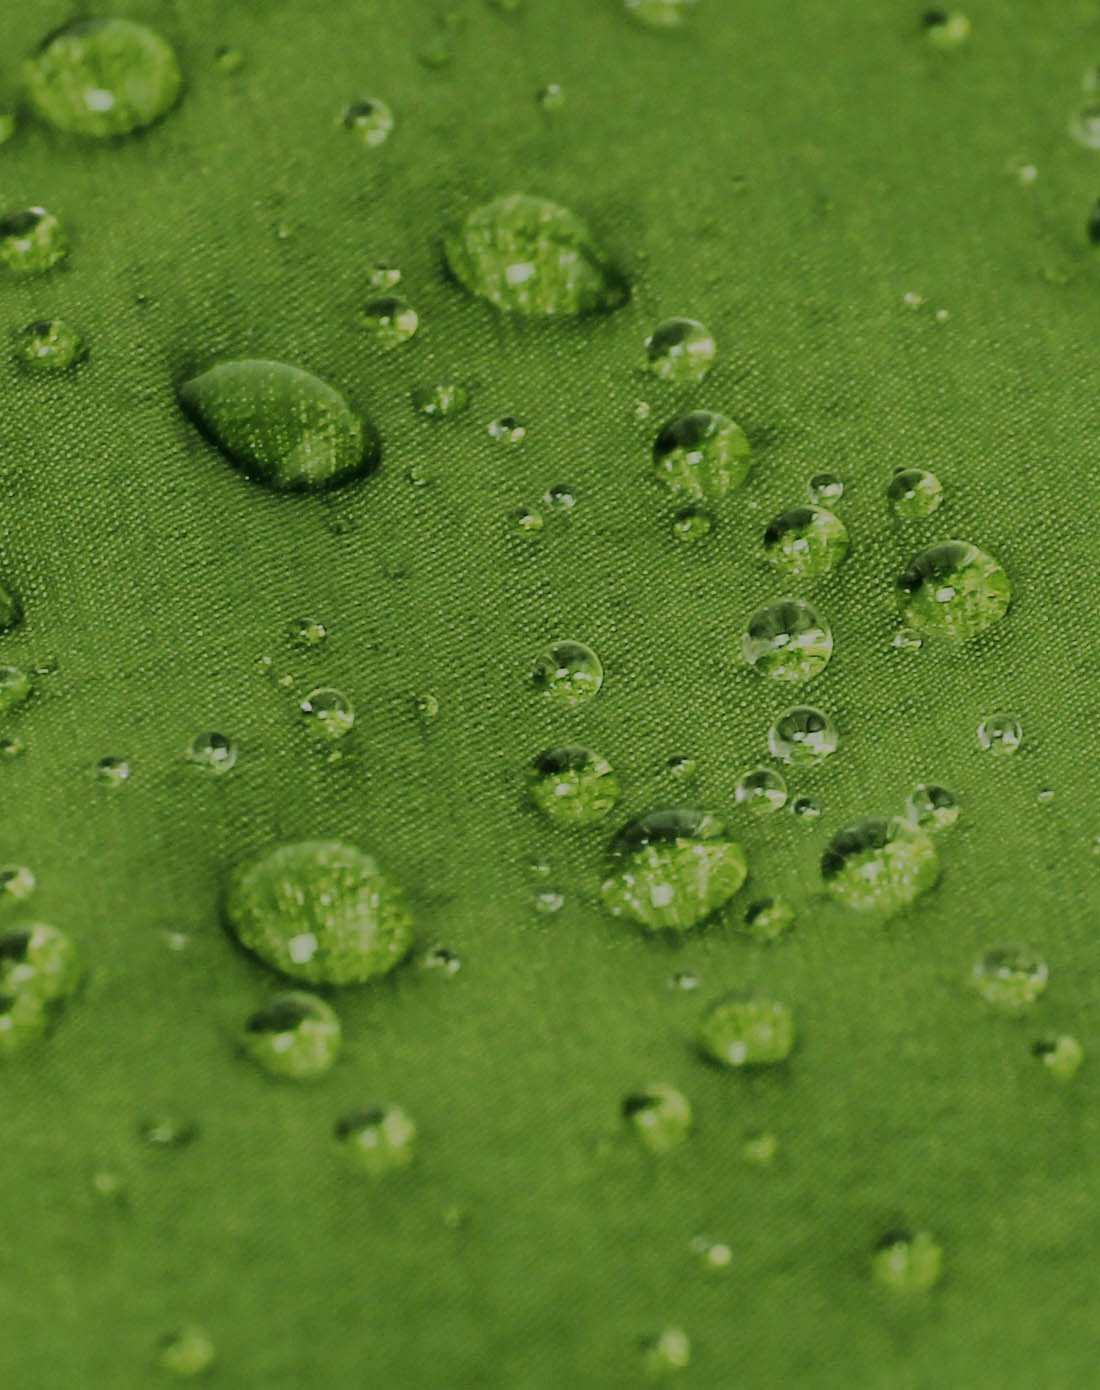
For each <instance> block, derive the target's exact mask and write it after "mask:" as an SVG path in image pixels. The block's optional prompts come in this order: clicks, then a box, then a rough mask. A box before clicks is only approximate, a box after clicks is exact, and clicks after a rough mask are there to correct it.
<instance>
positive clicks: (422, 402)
mask: <svg viewBox="0 0 1100 1390" xmlns="http://www.w3.org/2000/svg"><path fill="white" fill-rule="evenodd" d="M410 399H411V400H412V406H413V409H414V410H415V411H416V413H417V414H418V415H424V416H426V417H427V418H428V419H429V420H446V419H448V418H449V417H451V416H454V415H461V414H462V413H463V412H464V411H465V410H466V409H468V407H469V404H470V395H469V392H468V391H467V390H466V388H465V386H461V385H459V383H458V382H456V381H435V382H433V383H432V384H431V385H430V386H417V387H415V388H414V390H413V391H412V392H411V393H410Z"/></svg>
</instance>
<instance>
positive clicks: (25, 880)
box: [0, 864, 38, 902]
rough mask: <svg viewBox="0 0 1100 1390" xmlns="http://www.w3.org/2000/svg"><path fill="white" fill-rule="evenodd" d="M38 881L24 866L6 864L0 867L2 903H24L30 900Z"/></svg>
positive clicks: (0, 899)
mask: <svg viewBox="0 0 1100 1390" xmlns="http://www.w3.org/2000/svg"><path fill="white" fill-rule="evenodd" d="M37 882H38V880H37V879H36V878H35V876H34V874H33V873H31V871H30V869H28V868H26V867H24V866H23V865H22V864H5V865H3V866H2V867H0V901H5V902H22V901H23V900H24V899H25V898H29V897H30V895H31V894H32V893H33V892H34V890H35V887H36V886H37Z"/></svg>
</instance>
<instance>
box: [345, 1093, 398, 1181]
mask: <svg viewBox="0 0 1100 1390" xmlns="http://www.w3.org/2000/svg"><path fill="white" fill-rule="evenodd" d="M336 1137H337V1139H338V1140H339V1141H340V1147H341V1149H342V1150H343V1152H344V1153H345V1154H346V1155H347V1158H348V1161H349V1162H350V1163H351V1165H352V1166H353V1167H354V1168H356V1169H357V1170H358V1171H359V1172H361V1173H366V1174H367V1175H368V1176H370V1177H372V1178H377V1177H382V1176H383V1175H384V1174H386V1173H394V1172H398V1171H399V1170H400V1169H402V1168H407V1167H408V1166H409V1164H410V1163H411V1162H412V1161H413V1159H414V1158H415V1157H416V1125H415V1124H414V1123H413V1121H412V1119H411V1117H410V1116H409V1115H407V1114H406V1113H405V1111H404V1110H402V1109H401V1108H400V1107H399V1106H396V1105H391V1106H388V1107H387V1108H385V1109H382V1108H377V1109H373V1110H358V1111H356V1112H354V1113H353V1114H351V1115H345V1116H344V1118H343V1119H342V1120H340V1122H339V1123H338V1124H337V1126H336Z"/></svg>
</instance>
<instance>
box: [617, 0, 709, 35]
mask: <svg viewBox="0 0 1100 1390" xmlns="http://www.w3.org/2000/svg"><path fill="white" fill-rule="evenodd" d="M698 3H699V0H623V6H624V8H625V9H626V12H627V14H629V15H632V16H633V18H634V19H636V20H637V21H638V23H639V24H644V25H645V26H646V27H647V28H648V29H678V28H679V27H680V25H681V24H683V23H684V21H685V20H686V19H687V17H688V15H689V14H690V13H691V11H692V10H693V9H694V8H695V6H696V5H697V4H698Z"/></svg>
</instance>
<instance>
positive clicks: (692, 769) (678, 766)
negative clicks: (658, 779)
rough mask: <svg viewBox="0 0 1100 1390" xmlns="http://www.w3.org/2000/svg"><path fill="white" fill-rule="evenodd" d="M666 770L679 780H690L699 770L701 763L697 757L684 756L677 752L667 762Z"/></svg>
mask: <svg viewBox="0 0 1100 1390" xmlns="http://www.w3.org/2000/svg"><path fill="white" fill-rule="evenodd" d="M665 771H666V772H667V773H668V775H669V776H670V777H674V778H675V779H676V781H677V782H690V781H691V780H692V778H693V777H695V776H697V774H698V772H699V763H698V760H697V759H695V758H688V757H684V756H682V755H681V754H677V755H676V756H674V757H671V758H669V760H668V762H667V763H665Z"/></svg>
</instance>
